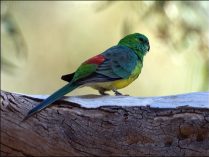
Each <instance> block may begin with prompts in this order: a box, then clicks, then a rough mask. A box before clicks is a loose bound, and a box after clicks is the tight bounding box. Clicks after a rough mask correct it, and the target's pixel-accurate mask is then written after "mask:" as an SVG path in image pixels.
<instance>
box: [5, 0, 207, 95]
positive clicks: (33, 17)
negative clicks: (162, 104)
mask: <svg viewBox="0 0 209 157" xmlns="http://www.w3.org/2000/svg"><path fill="white" fill-rule="evenodd" d="M208 10H209V3H208V2H207V1H193V2H189V1H100V2H97V1H77V2H73V1H69V2H66V1H60V2H58V1H51V2H50V1H37V2H35V1H22V2H21V1H18V2H15V1H11V2H6V1H5V2H4V1H1V89H2V90H6V91H11V92H18V93H26V94H50V93H52V92H53V91H55V90H57V89H58V88H60V87H61V86H63V85H64V84H65V82H64V81H62V80H61V79H60V77H61V75H63V74H67V73H71V72H73V71H74V70H76V68H77V67H78V66H79V65H80V64H81V63H82V62H83V61H85V60H86V59H88V58H89V57H92V56H94V55H96V54H98V53H101V52H103V51H104V50H106V49H107V48H109V47H111V46H113V45H115V44H117V42H118V41H119V39H121V38H122V37H123V36H125V35H127V34H130V33H135V32H139V33H143V34H145V35H146V36H147V37H148V38H149V40H150V45H151V50H150V52H149V53H148V54H147V55H146V56H145V59H144V67H143V69H142V73H141V75H140V76H139V78H138V79H137V80H136V81H135V82H133V83H132V84H131V85H130V86H128V87H126V88H125V89H122V90H120V91H121V92H122V93H125V94H130V95H133V96H157V95H170V94H180V93H188V92H195V91H208V89H209V83H208V82H209V81H208V80H209V27H208V26H209V14H208ZM83 94H97V91H95V90H93V89H90V88H88V87H85V88H81V89H77V90H75V91H73V92H72V93H70V94H69V95H83Z"/></svg>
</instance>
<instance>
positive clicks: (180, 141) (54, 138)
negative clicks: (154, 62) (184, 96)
mask: <svg viewBox="0 0 209 157" xmlns="http://www.w3.org/2000/svg"><path fill="white" fill-rule="evenodd" d="M176 97H178V96H176ZM92 99H93V98H92ZM168 99H169V98H168ZM40 101H41V100H40V99H37V98H33V97H29V96H24V95H20V94H13V93H8V92H4V91H1V156H145V155H147V156H165V155H166V156H182V155H186V156H209V108H208V107H205V108H204V107H203V108H198V107H186V106H185V107H179V108H153V107H149V106H134V104H133V106H129V107H124V106H105V107H98V108H84V107H81V106H79V104H75V103H71V102H67V101H64V100H60V101H57V102H55V103H54V105H53V107H50V108H47V109H45V110H43V111H42V112H39V113H38V114H36V115H34V116H33V117H31V118H29V119H27V120H26V121H23V122H22V119H23V118H24V116H25V115H26V113H27V112H28V111H29V109H31V108H32V107H34V106H35V105H36V104H37V103H39V102H40ZM97 101H98V102H99V100H98V99H97ZM101 101H102V100H101ZM185 101H186V100H185ZM203 101H205V102H206V103H207V102H208V101H207V100H203ZM186 103H188V105H190V103H191V102H190V101H188V102H186ZM168 105H171V106H172V104H168ZM207 105H208V104H206V106H207Z"/></svg>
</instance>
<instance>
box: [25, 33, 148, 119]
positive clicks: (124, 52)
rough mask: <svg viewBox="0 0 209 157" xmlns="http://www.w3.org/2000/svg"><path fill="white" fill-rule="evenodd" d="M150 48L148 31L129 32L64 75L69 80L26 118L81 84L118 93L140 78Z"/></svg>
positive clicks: (101, 90)
mask: <svg viewBox="0 0 209 157" xmlns="http://www.w3.org/2000/svg"><path fill="white" fill-rule="evenodd" d="M149 50H150V44H149V40H148V38H147V37H146V36H145V35H143V34H141V33H133V34H129V35H126V36H125V37H123V38H122V39H121V40H119V42H118V44H117V45H115V46H112V47H110V48H109V49H107V50H105V51H104V52H102V53H101V54H98V55H96V56H94V57H92V58H90V59H88V60H86V61H85V62H83V63H82V64H81V65H80V66H79V67H78V69H77V70H76V71H75V72H74V73H70V74H67V75H63V76H62V77H61V79H62V80H64V81H67V82H68V83H67V84H66V85H65V86H63V87H62V88H60V89H59V90H57V91H56V92H54V93H53V94H52V95H50V96H49V97H48V98H46V99H45V100H43V101H42V102H41V103H40V104H39V105H37V106H35V107H34V108H32V109H31V110H30V111H29V112H28V113H27V115H26V116H25V118H24V120H25V119H27V118H29V117H31V116H32V115H34V114H35V113H37V112H39V111H41V110H43V109H45V108H46V107H48V106H49V105H51V104H52V103H53V102H55V101H56V100H58V99H60V98H62V97H63V96H64V95H65V94H67V93H69V92H71V91H73V90H74V89H76V88H78V87H84V86H88V87H92V88H94V89H96V90H98V92H99V93H100V94H101V95H108V94H107V93H106V91H113V92H114V93H115V95H116V96H118V95H122V94H121V93H120V92H119V91H118V89H121V88H124V87H126V86H128V85H129V84H130V83H132V82H133V81H134V80H136V79H137V78H138V76H139V74H140V73H141V70H142V67H143V58H144V56H145V55H146V53H147V52H148V51H149Z"/></svg>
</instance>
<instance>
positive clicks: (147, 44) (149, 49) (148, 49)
mask: <svg viewBox="0 0 209 157" xmlns="http://www.w3.org/2000/svg"><path fill="white" fill-rule="evenodd" d="M147 45H148V51H149V50H150V45H149V42H148V43H147Z"/></svg>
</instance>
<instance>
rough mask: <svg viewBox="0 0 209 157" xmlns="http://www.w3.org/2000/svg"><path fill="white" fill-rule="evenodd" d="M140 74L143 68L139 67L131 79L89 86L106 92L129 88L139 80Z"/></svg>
mask: <svg viewBox="0 0 209 157" xmlns="http://www.w3.org/2000/svg"><path fill="white" fill-rule="evenodd" d="M140 72H141V66H139V65H137V66H136V68H135V69H134V71H133V73H132V75H130V77H129V78H128V79H121V80H117V81H112V82H100V83H94V84H90V85H89V86H90V87H92V88H94V89H97V90H100V89H105V90H112V89H121V88H124V87H126V86H128V85H129V84H130V83H132V82H133V81H134V80H135V79H137V77H138V76H139V74H140Z"/></svg>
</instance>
